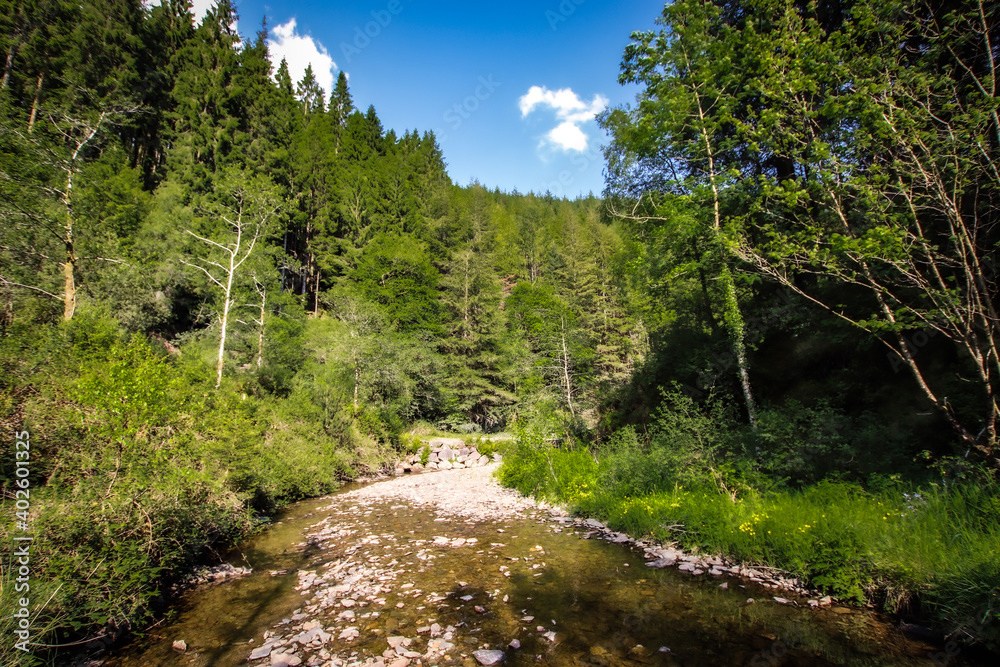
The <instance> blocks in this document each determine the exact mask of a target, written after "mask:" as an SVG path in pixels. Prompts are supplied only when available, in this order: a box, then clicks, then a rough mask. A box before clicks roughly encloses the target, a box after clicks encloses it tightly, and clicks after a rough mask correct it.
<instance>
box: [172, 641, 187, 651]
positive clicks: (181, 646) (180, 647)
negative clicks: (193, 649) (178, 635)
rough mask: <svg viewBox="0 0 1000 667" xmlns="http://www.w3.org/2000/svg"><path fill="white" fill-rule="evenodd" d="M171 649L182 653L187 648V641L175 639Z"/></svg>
mask: <svg viewBox="0 0 1000 667" xmlns="http://www.w3.org/2000/svg"><path fill="white" fill-rule="evenodd" d="M173 649H174V650H175V651H177V652H178V653H184V652H185V651H187V650H188V645H187V642H185V641H184V640H183V639H178V640H177V641H175V642H174V644H173Z"/></svg>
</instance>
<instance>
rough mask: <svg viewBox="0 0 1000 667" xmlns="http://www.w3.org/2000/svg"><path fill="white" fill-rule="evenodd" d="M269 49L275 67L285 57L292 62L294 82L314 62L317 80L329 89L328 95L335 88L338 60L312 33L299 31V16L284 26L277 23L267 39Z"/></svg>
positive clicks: (289, 69) (299, 78)
mask: <svg viewBox="0 0 1000 667" xmlns="http://www.w3.org/2000/svg"><path fill="white" fill-rule="evenodd" d="M267 48H268V51H269V52H270V54H271V62H272V63H274V67H275V69H277V68H278V65H279V64H280V63H281V59H282V58H284V59H285V60H286V61H287V62H288V73H289V74H291V76H292V83H293V84H296V83H298V82H299V81H301V80H302V77H303V76H304V75H305V73H306V66H307V65H309V64H312V68H313V75H314V76H315V77H316V81H317V82H318V83H319V85H320V86H322V88H323V90H324V91H325V92H326V97H329V96H330V93H331V92H332V91H333V72H334V70H336V69H337V63H335V62H333V58H332V57H330V53H329V52H328V51H327V50H326V48H325V47H324V46H323V45H322V44H320V43H319V42H317V41H316V40H314V39H313V38H312V37H310V36H308V35H299V34H298V33H296V32H295V19H294V18H291V19H289V20H288V23H285V24H284V25H279V26H275V27H274V29H273V30H271V36H270V38H269V39H268V40H267Z"/></svg>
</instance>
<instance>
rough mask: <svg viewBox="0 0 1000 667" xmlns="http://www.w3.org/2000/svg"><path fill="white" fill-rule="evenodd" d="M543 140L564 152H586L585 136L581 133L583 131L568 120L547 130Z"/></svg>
mask: <svg viewBox="0 0 1000 667" xmlns="http://www.w3.org/2000/svg"><path fill="white" fill-rule="evenodd" d="M545 138H546V139H548V140H549V141H550V142H551V143H553V144H555V145H556V146H559V147H560V148H562V149H563V150H564V151H570V150H572V151H580V152H581V153H582V152H583V151H585V150H587V135H586V134H584V133H583V130H581V129H580V128H579V127H577V126H576V125H574V124H573V123H571V122H570V121H568V120H564V121H563V122H561V123H559V124H558V125H557V126H555V127H554V128H552V129H551V130H549V133H548V134H546V135H545Z"/></svg>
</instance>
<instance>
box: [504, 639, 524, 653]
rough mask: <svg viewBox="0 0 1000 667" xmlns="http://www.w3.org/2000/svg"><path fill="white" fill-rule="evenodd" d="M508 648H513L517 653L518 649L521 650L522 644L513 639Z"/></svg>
mask: <svg viewBox="0 0 1000 667" xmlns="http://www.w3.org/2000/svg"><path fill="white" fill-rule="evenodd" d="M507 646H509V647H511V648H512V649H514V650H515V651H516V650H517V649H519V648H521V642H519V641H518V640H516V639H511V640H510V643H509V644H507Z"/></svg>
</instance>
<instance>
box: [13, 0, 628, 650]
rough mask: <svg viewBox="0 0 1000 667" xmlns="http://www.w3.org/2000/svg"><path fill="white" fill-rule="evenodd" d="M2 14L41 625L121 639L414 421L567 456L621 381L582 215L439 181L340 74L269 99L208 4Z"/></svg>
mask: <svg viewBox="0 0 1000 667" xmlns="http://www.w3.org/2000/svg"><path fill="white" fill-rule="evenodd" d="M0 14H2V18H0V21H2V29H0V34H2V36H3V37H2V39H3V42H2V45H0V46H2V50H3V51H4V53H5V54H7V57H6V60H5V62H6V66H5V70H4V75H3V81H2V86H0V105H2V110H0V112H2V114H0V115H2V120H0V122H2V131H0V176H2V178H0V197H2V208H0V229H2V231H0V235H2V239H0V294H2V299H3V319H2V346H3V354H2V357H3V366H4V373H3V381H2V382H3V385H2V386H3V392H2V395H3V420H4V424H5V433H6V436H5V438H8V439H9V438H12V437H13V434H14V433H17V432H21V431H27V432H28V433H30V438H31V467H30V471H31V475H30V478H29V479H30V482H31V494H32V495H31V498H32V502H33V504H32V508H33V512H34V514H33V518H34V523H33V529H34V531H35V533H34V534H35V535H36V536H37V538H38V540H39V541H38V542H36V544H35V547H34V560H33V571H34V572H36V573H38V577H37V582H36V584H35V585H36V587H37V588H38V589H40V590H39V591H38V592H37V593H35V594H34V596H33V599H36V600H39V601H41V600H42V599H46V598H49V596H50V595H51V596H52V598H51V600H50V601H49V602H48V604H47V605H45V607H44V610H43V611H42V613H41V618H42V619H47V620H46V622H48V623H49V625H50V627H52V628H60V629H61V630H63V631H69V630H72V629H73V628H76V629H78V630H87V629H91V628H95V627H100V626H105V627H106V628H108V631H110V632H113V631H114V630H115V629H116V628H120V627H130V626H132V625H133V624H134V623H136V622H137V621H141V620H142V619H143V618H144V617H145V614H146V613H147V612H149V611H150V604H151V602H150V601H151V600H153V598H155V597H156V595H157V590H162V586H163V585H165V584H166V583H169V581H170V580H171V579H172V578H173V577H175V576H178V575H180V574H182V573H183V572H184V570H185V568H187V567H190V566H191V565H192V564H193V563H194V562H196V561H197V560H198V559H201V558H205V557H206V556H207V554H208V553H209V550H211V549H217V548H220V547H223V546H226V545H227V544H230V543H232V541H234V540H236V539H239V537H240V536H242V535H245V534H247V533H248V532H249V531H250V530H252V528H253V526H252V522H251V520H250V516H251V512H252V511H261V510H264V511H267V510H269V509H271V508H273V507H274V506H275V504H277V503H281V502H286V501H288V500H290V499H294V498H298V497H303V496H308V495H316V494H320V493H323V492H326V491H329V490H331V489H333V488H335V486H336V485H337V483H338V481H340V480H344V479H350V478H353V477H355V476H357V475H358V474H362V473H373V472H376V471H378V470H379V469H381V468H383V467H386V466H391V464H392V461H393V460H394V459H395V458H396V457H397V456H399V454H400V453H401V452H402V451H403V450H404V449H405V448H406V447H409V446H410V439H409V437H408V436H406V435H404V431H405V430H406V429H409V428H412V426H413V425H414V424H415V423H417V422H420V423H423V424H426V426H425V427H424V428H439V429H451V430H458V431H459V432H465V433H482V432H493V431H498V430H501V429H504V428H507V427H509V426H511V425H512V424H513V423H514V421H515V420H517V419H521V420H525V419H527V420H531V419H538V420H541V421H543V422H545V423H553V424H556V423H564V428H565V429H573V430H575V431H577V432H584V431H585V430H586V424H587V423H591V424H592V423H594V421H595V420H596V407H597V405H598V404H599V403H600V401H601V400H603V399H604V398H605V397H607V396H609V395H610V394H611V392H613V391H614V389H615V388H616V387H618V386H619V385H621V384H622V383H623V382H624V381H625V380H626V378H627V377H628V375H629V373H630V372H631V370H632V369H633V368H634V367H635V365H636V364H637V363H639V361H641V359H642V358H643V354H644V352H645V350H646V344H647V339H646V335H645V330H644V329H643V326H642V324H641V321H640V320H639V319H638V318H636V317H634V316H631V315H630V314H629V313H630V310H629V308H628V307H627V303H626V300H625V298H624V297H623V296H622V292H621V290H620V289H619V287H618V281H617V280H616V275H617V271H618V268H617V267H616V261H618V260H617V258H618V257H619V255H620V251H621V248H622V244H623V242H622V239H621V237H620V235H619V232H618V231H617V230H616V228H615V226H614V225H613V224H610V223H609V222H608V221H606V220H603V219H602V212H601V202H600V201H599V200H597V199H594V198H590V199H585V200H579V201H572V202H571V201H567V200H564V199H555V198H553V197H552V196H551V195H548V194H544V195H535V194H528V195H521V194H518V193H516V192H514V193H504V192H500V191H498V190H490V189H488V188H486V187H485V186H483V185H479V184H476V183H473V184H471V185H468V186H464V187H460V186H458V185H455V184H453V183H452V182H451V180H450V179H449V177H448V175H447V171H446V165H445V164H444V161H443V159H442V154H441V150H440V148H439V146H438V145H437V142H436V140H435V137H434V135H433V134H432V133H430V132H424V133H421V132H419V131H417V130H413V131H405V132H403V133H402V134H397V133H396V132H395V131H393V130H388V131H387V130H386V129H385V128H384V127H383V126H382V124H381V122H380V120H379V117H378V114H377V112H376V110H375V109H374V108H373V107H371V106H369V107H368V108H367V109H364V110H359V109H357V108H355V103H354V101H353V100H352V97H351V93H350V91H349V88H348V83H347V79H346V77H345V76H344V74H343V73H341V75H340V78H339V80H338V81H337V84H336V87H335V89H334V90H333V91H330V94H329V95H327V94H326V92H325V91H323V90H322V89H320V88H319V86H318V84H317V83H316V80H315V78H314V77H313V76H312V72H311V71H307V73H306V76H305V78H303V80H301V81H298V82H293V81H291V80H290V78H289V74H288V70H287V67H286V66H285V64H284V63H282V64H281V65H280V66H279V67H277V68H272V67H271V64H270V61H269V58H268V53H267V46H266V43H267V33H266V30H261V31H260V33H259V34H258V35H257V37H256V39H255V40H253V41H250V42H247V43H242V42H240V40H239V38H238V35H237V34H235V33H234V32H233V30H232V28H231V26H232V24H233V21H234V18H235V13H234V9H233V7H232V5H231V4H230V3H229V2H221V3H219V5H218V6H217V7H215V8H214V9H213V10H212V11H211V12H210V13H209V14H208V15H207V16H206V18H205V19H204V20H203V21H201V22H200V23H199V24H197V25H196V23H195V21H194V18H193V16H192V15H191V14H190V10H189V8H188V5H187V3H185V2H165V3H162V4H161V5H160V6H157V7H153V8H152V9H149V10H147V9H144V8H143V5H142V3H140V2H138V1H135V2H132V1H124V2H115V3H110V4H109V3H105V2H100V3H97V2H94V3H83V4H80V3H64V2H51V3H34V2H13V3H7V4H6V5H4V7H3V11H2V12H0ZM272 70H275V71H272ZM562 415H565V416H566V419H565V420H562ZM8 436H9V437H8ZM11 442H13V440H11ZM2 465H3V468H2V470H3V476H4V479H5V480H6V482H5V484H6V485H7V486H6V487H5V488H13V487H12V485H13V484H14V481H15V477H14V458H13V457H7V458H5V459H4V461H3V464H2ZM11 494H13V492H12V491H11ZM10 499H11V500H13V495H11V497H10ZM5 502H6V496H5ZM9 528H10V525H9V524H7V523H5V530H8V529H9ZM6 535H7V536H8V537H9V535H10V533H9V532H8V533H6ZM4 568H5V569H4V577H5V579H4V586H5V589H6V587H7V586H8V584H9V583H10V580H9V579H7V577H10V576H11V571H10V570H9V569H8V568H7V564H6V563H5V565H4ZM42 573H44V574H42ZM126 575H127V576H126ZM55 581H61V582H62V585H61V587H58V588H57V587H56V584H55V583H53V582H55ZM3 604H4V608H3V609H4V617H5V618H8V619H9V618H10V616H11V614H10V613H8V612H10V611H11V610H12V607H11V608H10V609H8V607H7V605H12V604H13V599H12V598H10V597H9V596H8V595H7V593H6V590H5V593H4V603H3ZM39 634H41V633H39ZM66 636H67V635H65V634H64V635H62V637H63V638H65V637H66ZM52 639H55V637H52Z"/></svg>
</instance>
